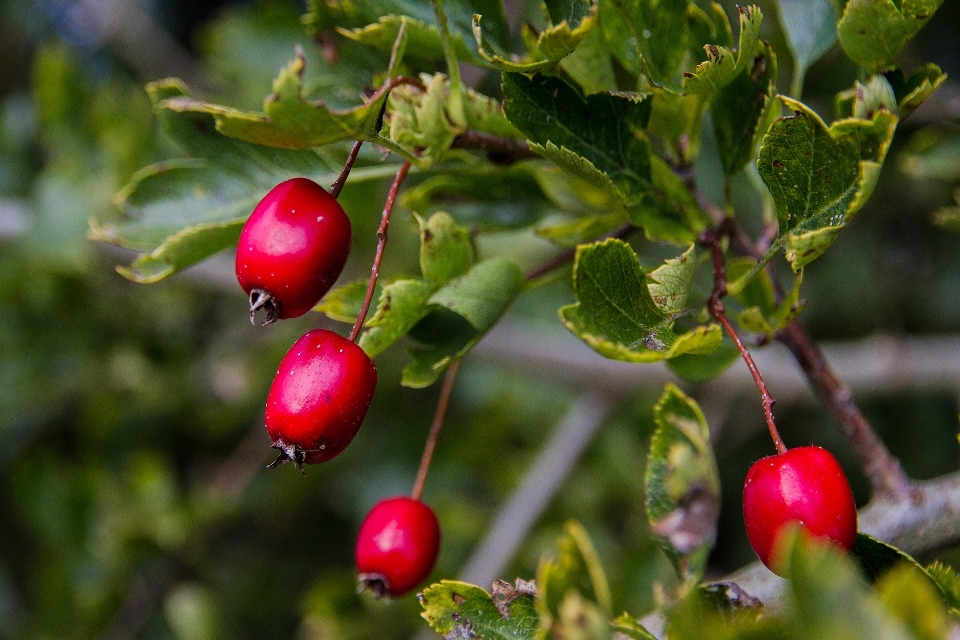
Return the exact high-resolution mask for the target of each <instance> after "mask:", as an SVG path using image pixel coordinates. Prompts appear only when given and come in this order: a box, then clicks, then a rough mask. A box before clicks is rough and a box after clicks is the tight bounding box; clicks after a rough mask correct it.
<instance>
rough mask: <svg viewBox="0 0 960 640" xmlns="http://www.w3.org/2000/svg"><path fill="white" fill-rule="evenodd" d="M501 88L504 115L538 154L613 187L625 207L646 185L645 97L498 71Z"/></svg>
mask: <svg viewBox="0 0 960 640" xmlns="http://www.w3.org/2000/svg"><path fill="white" fill-rule="evenodd" d="M503 92H504V98H505V100H504V111H505V113H506V116H507V118H508V119H509V120H510V122H511V123H513V125H514V126H516V127H517V129H519V130H520V131H521V132H522V133H523V135H525V136H526V137H527V139H528V140H529V141H530V143H531V147H532V148H533V149H534V150H535V151H537V153H540V154H541V155H543V156H544V157H546V158H547V159H549V160H551V161H552V162H554V163H555V164H557V165H558V166H560V167H562V168H563V169H566V170H567V171H570V172H571V173H573V174H574V175H578V176H580V177H582V178H584V179H585V180H587V181H588V182H590V183H592V184H595V185H598V186H601V187H604V186H606V187H609V186H614V187H615V191H616V192H617V193H618V194H619V195H620V196H621V198H622V200H623V201H624V202H625V203H626V204H627V205H631V204H636V203H638V202H639V201H640V199H641V198H642V196H643V193H644V191H646V190H648V189H649V180H650V143H649V141H648V140H647V138H646V135H645V134H644V132H643V129H644V128H645V127H646V125H647V121H648V119H649V115H650V105H649V101H648V100H646V99H645V97H644V96H642V95H637V94H631V95H623V94H616V95H614V94H610V93H598V94H594V95H591V96H584V95H583V94H582V93H580V91H578V90H577V89H576V88H575V87H573V86H571V85H569V84H567V83H566V82H564V81H562V80H560V79H557V78H551V77H547V76H534V77H533V78H527V77H525V76H523V75H520V74H516V73H505V74H503Z"/></svg>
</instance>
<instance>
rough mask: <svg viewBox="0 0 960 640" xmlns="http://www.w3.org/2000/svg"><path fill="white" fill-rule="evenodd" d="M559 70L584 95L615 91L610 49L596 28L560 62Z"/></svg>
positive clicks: (599, 30)
mask: <svg viewBox="0 0 960 640" xmlns="http://www.w3.org/2000/svg"><path fill="white" fill-rule="evenodd" d="M583 4H584V6H586V3H583ZM560 68H561V69H563V71H564V72H565V73H566V74H567V75H568V76H570V77H571V78H572V79H573V81H574V82H576V83H577V84H578V85H580V88H581V89H582V90H583V92H584V94H586V95H590V94H592V93H601V92H604V91H615V90H616V89H617V78H616V74H615V72H614V70H613V58H612V56H611V52H610V47H609V45H608V44H607V41H606V39H605V38H604V37H603V30H602V29H600V28H599V27H597V26H594V27H593V28H591V29H590V30H589V31H588V32H587V35H586V36H585V37H584V38H583V40H582V41H581V42H580V44H579V45H577V48H576V49H575V50H574V51H573V53H571V54H570V55H568V56H566V57H564V58H563V59H562V60H560Z"/></svg>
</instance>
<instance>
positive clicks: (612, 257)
mask: <svg viewBox="0 0 960 640" xmlns="http://www.w3.org/2000/svg"><path fill="white" fill-rule="evenodd" d="M573 285H574V289H575V291H576V295H577V303H576V304H573V305H570V306H567V307H563V308H562V309H560V318H561V319H562V320H563V322H564V324H565V325H566V326H567V328H568V329H570V331H572V332H573V333H574V335H576V336H577V337H579V338H580V339H581V340H583V341H584V342H586V343H587V344H588V345H589V346H590V347H591V348H593V349H594V350H595V351H597V352H598V353H600V354H601V355H604V356H606V357H608V358H613V359H617V360H626V361H630V362H653V361H656V360H665V359H667V358H672V357H675V356H678V355H680V354H682V353H709V352H710V351H713V350H714V349H716V348H717V347H718V346H719V344H720V339H721V333H720V327H719V326H717V325H707V326H701V327H697V328H695V329H692V330H691V331H689V332H687V333H685V334H682V335H679V336H678V335H677V334H675V333H674V332H673V331H672V328H671V325H672V322H671V321H670V319H669V318H668V316H667V315H666V314H665V313H663V312H662V311H661V310H660V309H659V308H658V307H657V305H656V303H654V301H653V298H652V297H651V295H650V291H649V289H648V286H647V280H646V274H644V272H643V269H642V268H641V267H640V261H639V260H638V259H637V254H636V253H634V251H633V249H631V248H630V246H629V245H628V244H626V243H625V242H623V241H622V240H616V239H610V240H605V241H603V242H599V243H596V244H592V245H586V246H582V247H580V248H579V249H578V251H577V255H576V259H575V261H574V267H573Z"/></svg>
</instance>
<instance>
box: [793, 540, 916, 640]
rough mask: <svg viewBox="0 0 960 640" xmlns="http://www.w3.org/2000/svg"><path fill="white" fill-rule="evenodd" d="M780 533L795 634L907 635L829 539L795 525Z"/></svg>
mask: <svg viewBox="0 0 960 640" xmlns="http://www.w3.org/2000/svg"><path fill="white" fill-rule="evenodd" d="M793 532H794V535H783V536H782V537H781V540H782V542H780V543H778V545H777V546H778V550H777V553H778V554H780V557H782V558H784V559H785V560H786V565H787V570H788V576H789V578H790V580H789V581H788V582H787V598H788V602H789V605H790V621H791V623H792V625H793V627H794V629H795V630H796V634H797V635H798V637H803V638H818V639H823V640H861V639H862V640H868V639H870V640H907V639H909V638H910V637H911V635H910V634H909V632H908V631H907V630H906V629H905V628H904V626H903V625H901V624H900V622H899V621H898V620H897V619H896V618H895V617H894V616H893V615H891V614H890V613H889V612H888V611H887V610H886V609H885V608H884V606H883V604H882V602H881V601H880V598H879V597H878V595H877V594H876V593H873V592H871V591H870V590H869V589H868V587H867V584H866V582H865V581H864V579H863V577H862V575H861V573H860V571H859V570H858V569H857V567H856V565H855V564H854V563H853V562H852V561H851V560H850V559H849V558H847V557H846V556H845V555H844V554H843V553H842V552H841V551H839V550H838V549H837V548H836V547H834V546H833V545H831V544H827V543H824V542H821V541H817V540H815V539H812V538H810V537H809V536H808V535H806V534H803V532H802V530H801V529H799V527H796V528H794V529H793Z"/></svg>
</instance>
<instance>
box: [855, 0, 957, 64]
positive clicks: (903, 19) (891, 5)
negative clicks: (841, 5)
mask: <svg viewBox="0 0 960 640" xmlns="http://www.w3.org/2000/svg"><path fill="white" fill-rule="evenodd" d="M942 3H943V0H900V1H899V2H894V0H849V2H847V5H846V8H845V9H844V11H843V15H842V16H841V17H840V21H839V22H838V23H837V35H838V36H839V39H840V44H841V46H843V50H844V51H845V52H846V54H847V55H848V56H850V59H851V60H853V61H854V62H856V63H857V64H859V65H860V66H863V67H867V69H868V70H870V71H881V70H883V69H885V68H887V67H890V66H891V65H893V63H894V61H895V60H896V59H897V57H898V56H899V55H900V52H901V51H902V50H903V48H904V47H905V46H906V45H907V43H908V42H909V41H910V40H912V39H913V37H914V36H915V35H916V34H917V32H918V31H920V29H921V28H923V25H925V24H926V23H927V22H928V21H929V20H930V18H932V17H933V14H934V12H935V11H936V10H937V9H938V8H939V7H940V5H941V4H942Z"/></svg>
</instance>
